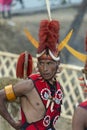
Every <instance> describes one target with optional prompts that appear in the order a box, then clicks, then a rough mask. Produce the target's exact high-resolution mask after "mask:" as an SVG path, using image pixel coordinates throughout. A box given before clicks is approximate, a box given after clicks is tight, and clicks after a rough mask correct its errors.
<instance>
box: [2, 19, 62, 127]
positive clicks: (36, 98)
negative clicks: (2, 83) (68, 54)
mask: <svg viewBox="0 0 87 130" xmlns="http://www.w3.org/2000/svg"><path fill="white" fill-rule="evenodd" d="M58 32H59V22H58V21H56V20H52V21H48V20H42V21H41V23H40V30H39V47H38V50H37V55H36V56H37V60H38V63H37V67H38V73H36V74H31V75H30V76H29V77H28V79H25V80H22V81H20V82H18V83H17V84H15V85H14V86H12V85H8V86H6V87H5V88H4V89H2V90H1V91H0V114H1V116H2V117H4V118H5V119H6V120H7V121H8V122H9V123H10V125H11V126H12V127H14V128H15V129H16V130H55V128H54V125H55V122H56V120H57V119H58V117H59V116H60V112H61V103H62V97H63V93H62V89H61V86H60V83H59V82H58V81H57V80H56V73H57V70H58V68H59V64H60V57H59V52H58V49H57V43H58V36H59V35H58ZM17 97H20V100H21V116H22V120H21V122H17V123H16V122H15V121H14V119H12V117H11V116H10V114H9V113H8V111H7V108H6V105H5V103H6V102H7V101H12V100H14V99H16V98H17Z"/></svg>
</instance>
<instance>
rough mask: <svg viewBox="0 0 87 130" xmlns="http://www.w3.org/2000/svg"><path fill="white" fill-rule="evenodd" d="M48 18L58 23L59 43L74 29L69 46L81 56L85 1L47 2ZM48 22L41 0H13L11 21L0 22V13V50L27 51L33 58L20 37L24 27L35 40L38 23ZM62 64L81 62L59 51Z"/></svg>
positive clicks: (32, 50) (86, 20)
mask: <svg viewBox="0 0 87 130" xmlns="http://www.w3.org/2000/svg"><path fill="white" fill-rule="evenodd" d="M50 8H51V15H52V19H57V20H59V22H60V38H59V39H60V41H62V40H63V39H64V37H65V36H66V34H67V33H68V32H69V31H70V30H71V29H74V32H73V35H72V38H71V40H70V41H69V43H68V44H69V45H70V46H72V47H73V48H74V49H76V50H77V51H79V52H81V53H85V49H84V44H85V37H86V32H87V28H86V26H87V0H50ZM42 19H48V13H47V9H46V3H45V0H32V1H31V0H13V1H12V3H11V18H5V19H3V17H2V14H1V13H0V21H1V24H0V26H1V27H0V51H7V52H11V53H16V54H20V53H21V52H22V51H25V50H27V51H29V52H30V53H31V54H32V55H33V56H35V54H36V49H35V48H34V47H33V46H32V45H31V43H30V42H29V40H28V39H27V37H26V36H25V34H24V28H27V29H28V30H29V31H30V33H31V34H32V35H33V36H34V38H35V39H36V40H38V29H39V22H40V20H42ZM61 56H62V62H63V63H65V64H66V63H69V64H76V65H83V63H82V62H81V61H79V60H77V59H76V58H75V57H73V56H72V55H71V54H70V53H69V52H68V50H66V48H64V49H63V50H62V52H61Z"/></svg>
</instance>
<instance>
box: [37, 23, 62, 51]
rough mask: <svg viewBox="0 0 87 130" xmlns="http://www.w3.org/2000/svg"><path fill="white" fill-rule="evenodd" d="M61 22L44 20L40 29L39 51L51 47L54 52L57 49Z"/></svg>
mask: <svg viewBox="0 0 87 130" xmlns="http://www.w3.org/2000/svg"><path fill="white" fill-rule="evenodd" d="M59 28H60V27H59V22H58V21H56V20H52V21H48V20H42V21H41V23H40V30H39V42H40V43H39V48H38V53H41V52H42V51H43V50H44V49H46V48H49V49H50V50H51V51H52V52H55V51H57V50H56V44H57V43H58V42H59Z"/></svg>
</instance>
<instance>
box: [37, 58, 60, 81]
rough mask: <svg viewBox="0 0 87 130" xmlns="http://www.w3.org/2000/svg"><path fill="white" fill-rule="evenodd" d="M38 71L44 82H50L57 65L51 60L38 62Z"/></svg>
mask: <svg viewBox="0 0 87 130" xmlns="http://www.w3.org/2000/svg"><path fill="white" fill-rule="evenodd" d="M38 69H39V72H40V74H41V75H42V77H43V78H44V79H45V80H51V79H52V78H53V77H54V76H55V74H56V72H57V69H58V63H57V62H56V61H53V60H39V61H38Z"/></svg>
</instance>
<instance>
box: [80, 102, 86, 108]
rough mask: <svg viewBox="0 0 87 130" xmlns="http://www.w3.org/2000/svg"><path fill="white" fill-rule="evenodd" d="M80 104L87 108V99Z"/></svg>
mask: <svg viewBox="0 0 87 130" xmlns="http://www.w3.org/2000/svg"><path fill="white" fill-rule="evenodd" d="M79 106H80V107H83V108H85V109H87V101H84V102H82V103H80V104H79Z"/></svg>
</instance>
